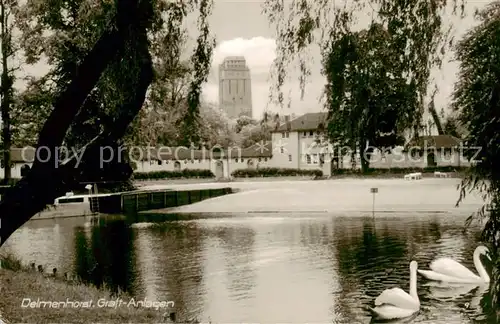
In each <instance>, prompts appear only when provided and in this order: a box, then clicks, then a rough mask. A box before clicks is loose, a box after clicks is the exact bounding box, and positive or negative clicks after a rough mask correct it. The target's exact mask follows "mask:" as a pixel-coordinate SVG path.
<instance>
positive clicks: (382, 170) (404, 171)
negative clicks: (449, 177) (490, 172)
mask: <svg viewBox="0 0 500 324" xmlns="http://www.w3.org/2000/svg"><path fill="white" fill-rule="evenodd" d="M466 169H467V167H455V166H436V167H425V168H380V169H375V168H369V169H368V170H367V171H366V172H365V173H363V172H362V171H361V169H354V170H353V169H335V170H333V172H332V174H333V175H383V174H407V173H412V172H422V173H434V172H436V171H438V172H463V171H465V170H466Z"/></svg>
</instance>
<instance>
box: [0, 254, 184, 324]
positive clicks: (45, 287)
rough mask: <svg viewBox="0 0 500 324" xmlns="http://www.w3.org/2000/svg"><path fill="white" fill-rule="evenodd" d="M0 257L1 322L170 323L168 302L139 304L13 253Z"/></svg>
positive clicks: (129, 298) (119, 294) (121, 294)
mask: <svg viewBox="0 0 500 324" xmlns="http://www.w3.org/2000/svg"><path fill="white" fill-rule="evenodd" d="M0 259H1V261H2V267H1V268H0V282H1V283H2V284H1V286H0V292H1V294H2V296H5V297H4V298H1V299H0V320H1V321H3V322H4V323H40V324H42V323H54V322H55V321H56V320H57V321H58V322H60V323H125V322H133V323H165V322H172V321H169V320H168V318H169V317H170V315H171V314H172V313H174V311H175V308H173V307H172V303H171V302H170V303H163V304H162V303H158V302H161V301H151V302H152V303H151V305H150V304H149V303H140V302H141V301H144V300H145V299H144V298H140V297H136V298H133V297H132V296H130V295H128V294H126V293H121V292H118V293H113V292H112V291H111V290H109V289H108V288H107V287H99V288H97V287H95V286H91V285H87V284H85V283H82V282H79V281H75V280H66V279H65V278H64V277H62V276H60V275H58V276H56V277H54V276H53V275H47V274H44V273H39V272H38V271H36V270H32V269H29V268H28V267H26V266H23V265H21V263H20V261H18V260H17V259H16V258H15V257H14V256H12V255H7V256H0ZM28 299H29V300H28ZM38 301H40V302H38ZM117 301H121V302H117Z"/></svg>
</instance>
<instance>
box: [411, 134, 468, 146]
mask: <svg viewBox="0 0 500 324" xmlns="http://www.w3.org/2000/svg"><path fill="white" fill-rule="evenodd" d="M461 142H462V140H461V139H459V138H457V137H455V136H451V135H431V136H419V137H418V138H416V139H413V140H411V141H410V142H409V143H408V144H407V145H406V148H408V147H409V146H418V147H427V148H436V149H446V148H453V147H457V146H460V143H461Z"/></svg>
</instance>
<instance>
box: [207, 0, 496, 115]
mask: <svg viewBox="0 0 500 324" xmlns="http://www.w3.org/2000/svg"><path fill="white" fill-rule="evenodd" d="M332 1H333V0H332ZM262 2H263V0H254V1H246V0H240V1H238V0H215V6H214V10H213V15H212V17H211V20H210V24H211V28H212V31H213V32H214V33H215V35H216V39H217V44H218V46H217V48H216V49H215V53H214V59H213V67H212V73H211V75H210V77H209V82H208V83H207V84H206V86H205V91H204V96H205V98H206V100H208V101H211V102H214V103H216V102H218V80H217V66H218V64H219V63H220V62H221V61H222V60H223V59H224V57H225V56H229V55H243V56H245V58H246V60H247V65H248V66H249V68H250V70H251V76H252V95H253V98H252V102H253V117H254V118H259V117H260V116H262V113H263V112H264V110H265V109H266V108H267V109H270V110H272V111H276V112H279V113H281V114H292V113H294V114H296V115H301V114H304V113H307V112H316V111H321V110H322V109H323V105H322V104H321V103H320V102H319V99H320V96H321V94H322V91H323V86H324V84H325V80H324V78H323V77H322V76H321V74H320V71H321V66H320V56H319V53H314V54H315V55H313V57H312V60H313V61H314V63H313V64H312V76H311V78H310V80H309V81H310V83H309V84H308V86H307V88H306V92H305V96H304V98H303V100H301V99H300V96H299V94H300V91H299V85H298V82H297V81H296V80H292V82H289V83H288V84H287V89H286V91H285V96H287V95H288V94H289V91H290V90H291V93H292V96H291V106H290V108H288V107H284V108H281V107H276V106H273V105H268V95H269V86H270V82H269V68H270V66H271V64H272V62H273V59H274V58H275V56H276V55H275V49H276V43H275V41H274V32H273V27H272V26H269V24H268V21H267V17H266V16H265V15H262V14H261V10H262V9H261V5H262ZM285 2H287V1H286V0H285ZM488 2H489V1H484V0H483V1H481V0H472V1H471V0H469V1H468V4H467V7H466V12H467V13H469V14H470V13H472V12H474V10H475V8H481V7H483V6H484V5H485V4H487V3H488ZM365 17H366V15H365ZM361 23H363V22H361ZM473 26H474V19H472V18H471V17H467V18H465V19H464V20H462V21H461V22H460V23H459V24H457V28H456V38H457V39H459V38H461V36H462V35H463V34H464V33H465V31H467V30H468V29H469V28H471V27H473ZM449 56H450V58H451V57H452V54H451V53H450V55H449ZM457 71H458V64H457V63H456V62H445V64H444V65H443V68H442V70H440V71H433V76H434V77H435V78H436V83H437V85H438V88H439V92H438V94H437V97H436V99H435V104H436V107H437V109H438V111H439V110H440V109H441V108H444V109H445V111H446V110H447V106H448V104H449V97H450V95H451V93H452V92H453V85H454V83H455V80H456V73H457ZM288 99H290V98H288ZM288 99H287V102H288Z"/></svg>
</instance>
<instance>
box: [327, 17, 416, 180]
mask: <svg viewBox="0 0 500 324" xmlns="http://www.w3.org/2000/svg"><path fill="white" fill-rule="evenodd" d="M391 37H392V35H391V34H390V32H388V31H387V30H385V29H384V28H383V27H382V26H381V25H379V24H373V25H372V26H371V28H370V29H368V30H363V31H361V32H357V33H353V34H346V35H345V36H344V37H342V38H341V39H340V40H338V41H337V40H336V41H334V42H333V43H332V44H331V47H330V49H329V50H328V51H327V52H326V53H325V62H324V63H323V67H324V71H323V73H324V74H325V75H326V76H327V85H326V90H325V93H326V101H327V107H328V110H329V122H328V127H327V134H328V135H329V138H330V140H331V141H332V143H335V146H339V147H350V148H351V149H352V152H356V151H357V149H358V147H359V152H360V153H361V156H362V157H364V158H362V159H361V167H362V170H363V171H366V170H367V169H368V167H369V156H370V154H372V153H373V148H374V147H378V148H389V147H394V146H396V145H402V144H404V138H403V137H402V134H403V132H404V131H405V130H406V129H408V128H410V127H411V126H412V125H413V122H414V118H416V115H415V114H414V112H415V111H416V108H415V106H416V101H417V100H416V99H417V98H416V97H415V89H414V85H413V84H411V83H410V85H408V84H407V83H406V78H403V77H402V76H401V75H400V74H398V73H397V71H398V68H399V66H398V63H397V61H395V60H394V56H396V55H397V52H396V51H394V50H393V48H391V47H390V46H387V44H388V43H389V42H390V39H391ZM368 144H369V145H368ZM334 151H337V152H338V149H335V150H334Z"/></svg>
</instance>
